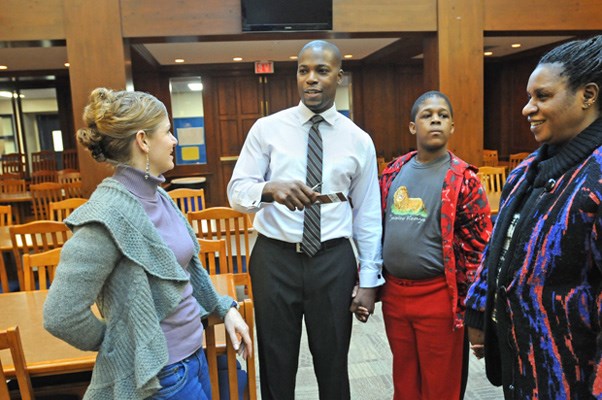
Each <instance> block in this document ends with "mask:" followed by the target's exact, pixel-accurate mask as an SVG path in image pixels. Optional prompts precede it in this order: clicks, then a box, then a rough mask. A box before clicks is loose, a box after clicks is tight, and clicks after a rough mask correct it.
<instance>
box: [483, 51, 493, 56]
mask: <svg viewBox="0 0 602 400" xmlns="http://www.w3.org/2000/svg"><path fill="white" fill-rule="evenodd" d="M483 55H484V56H492V55H493V51H486V52H484V53H483Z"/></svg>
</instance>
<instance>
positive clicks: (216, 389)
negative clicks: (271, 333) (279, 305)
mask: <svg viewBox="0 0 602 400" xmlns="http://www.w3.org/2000/svg"><path fill="white" fill-rule="evenodd" d="M222 276H225V277H227V276H228V274H225V275H222ZM227 280H228V285H232V286H234V279H233V278H230V279H227ZM212 281H213V282H215V277H212ZM214 284H215V283H214ZM233 290H234V288H232V287H229V288H228V290H227V292H228V293H232V291H233ZM220 292H223V291H220ZM238 305H239V308H238V311H239V312H240V315H241V316H242V318H243V319H244V320H245V322H246V323H247V325H248V326H249V336H251V343H252V345H253V352H251V353H250V354H249V356H248V357H247V359H246V361H243V362H244V363H245V370H246V378H247V384H246V386H245V387H244V398H245V399H249V400H256V399H257V378H256V371H255V355H254V352H255V332H254V329H255V316H254V313H253V301H252V300H251V299H245V300H244V301H242V302H239V303H238ZM226 336H227V334H226V333H225V328H224V323H223V321H222V320H221V318H218V317H217V316H214V315H210V316H209V318H208V319H207V328H206V330H205V343H206V347H205V354H206V356H207V364H208V366H209V378H210V381H211V398H212V399H214V400H219V399H221V395H220V385H219V368H218V357H219V356H222V355H224V354H225V356H226V365H227V377H228V392H229V394H230V395H229V398H230V399H231V400H238V399H239V390H238V389H239V377H240V378H242V377H243V376H244V374H243V373H242V371H243V370H242V369H239V368H238V366H237V352H236V350H234V346H233V345H232V342H231V341H230V338H229V337H226ZM218 338H222V339H223V340H221V343H218V340H217V339H218ZM224 342H225V343H224ZM241 383H244V382H241ZM222 384H225V382H222ZM240 386H242V385H240Z"/></svg>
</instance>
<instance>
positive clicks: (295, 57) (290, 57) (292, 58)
mask: <svg viewBox="0 0 602 400" xmlns="http://www.w3.org/2000/svg"><path fill="white" fill-rule="evenodd" d="M288 58H289V60H296V59H297V58H298V57H297V56H289V57H288Z"/></svg>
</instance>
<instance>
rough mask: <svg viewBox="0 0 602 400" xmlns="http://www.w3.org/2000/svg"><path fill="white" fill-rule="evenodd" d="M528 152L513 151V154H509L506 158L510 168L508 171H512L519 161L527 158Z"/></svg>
mask: <svg viewBox="0 0 602 400" xmlns="http://www.w3.org/2000/svg"><path fill="white" fill-rule="evenodd" d="M529 154H530V153H528V152H526V151H525V152H522V153H514V154H510V157H509V158H508V168H510V171H512V170H513V169H514V168H516V167H518V164H520V163H521V161H523V160H524V159H525V158H527V157H528V156H529Z"/></svg>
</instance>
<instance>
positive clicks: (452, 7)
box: [425, 0, 484, 165]
mask: <svg viewBox="0 0 602 400" xmlns="http://www.w3.org/2000/svg"><path fill="white" fill-rule="evenodd" d="M437 14H438V29H437V32H438V46H437V48H438V53H437V60H438V68H437V69H438V71H437V73H438V80H439V90H441V91H442V92H443V93H445V94H446V95H448V96H449V98H450V100H451V102H452V105H453V108H454V123H455V128H456V129H455V133H454V135H452V138H451V140H450V142H449V148H450V150H451V151H453V152H454V153H456V154H457V155H458V156H459V157H461V158H463V159H464V160H466V161H467V162H469V163H473V164H476V165H478V163H479V162H480V160H481V155H482V150H483V128H484V127H483V76H484V73H483V33H482V32H483V28H482V25H483V2H475V1H473V0H439V1H438V7H437ZM432 47H434V46H431V47H430V48H432ZM428 48H429V47H428V46H425V50H426V49H428ZM430 56H432V55H430ZM425 58H426V55H425Z"/></svg>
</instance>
